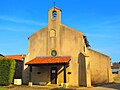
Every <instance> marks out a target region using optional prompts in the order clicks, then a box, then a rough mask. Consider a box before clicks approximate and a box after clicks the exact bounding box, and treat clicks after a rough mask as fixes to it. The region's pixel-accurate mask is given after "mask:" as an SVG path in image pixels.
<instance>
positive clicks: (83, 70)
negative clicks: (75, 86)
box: [78, 53, 86, 86]
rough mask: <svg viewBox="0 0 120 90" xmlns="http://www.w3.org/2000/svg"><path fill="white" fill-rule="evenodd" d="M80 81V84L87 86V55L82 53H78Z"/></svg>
mask: <svg viewBox="0 0 120 90" xmlns="http://www.w3.org/2000/svg"><path fill="white" fill-rule="evenodd" d="M78 64H79V66H78V78H79V79H78V82H79V86H85V85H86V78H85V75H86V68H85V56H84V55H83V54H82V53H80V54H79V55H78Z"/></svg>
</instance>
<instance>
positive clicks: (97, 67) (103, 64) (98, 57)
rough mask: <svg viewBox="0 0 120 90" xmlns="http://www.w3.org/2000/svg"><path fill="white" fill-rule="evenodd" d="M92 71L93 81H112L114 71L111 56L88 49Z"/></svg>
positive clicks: (95, 82)
mask: <svg viewBox="0 0 120 90" xmlns="http://www.w3.org/2000/svg"><path fill="white" fill-rule="evenodd" d="M88 54H89V60H90V71H91V83H92V84H97V83H107V82H112V72H111V67H110V57H108V56H106V55H104V54H101V53H99V52H96V51H94V50H92V49H88Z"/></svg>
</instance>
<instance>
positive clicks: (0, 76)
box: [0, 58, 16, 86]
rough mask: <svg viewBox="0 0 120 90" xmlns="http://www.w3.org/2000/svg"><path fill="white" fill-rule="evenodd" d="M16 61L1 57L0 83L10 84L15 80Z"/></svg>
mask: <svg viewBox="0 0 120 90" xmlns="http://www.w3.org/2000/svg"><path fill="white" fill-rule="evenodd" d="M15 65H16V62H15V60H13V59H9V58H0V85H2V86H3V85H5V86H7V85H10V84H11V83H12V80H13V76H14V72H15Z"/></svg>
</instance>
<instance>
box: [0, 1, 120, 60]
mask: <svg viewBox="0 0 120 90" xmlns="http://www.w3.org/2000/svg"><path fill="white" fill-rule="evenodd" d="M53 2H56V6H57V7H59V8H60V9H62V23H63V24H65V25H67V26H69V27H71V28H74V29H76V30H78V31H80V32H83V33H84V34H85V35H86V36H87V37H88V40H89V44H90V45H91V48H92V49H94V50H97V51H99V52H101V53H104V54H106V55H109V56H110V57H111V62H120V0H0V53H1V54H3V55H13V54H27V52H28V37H29V36H30V35H32V34H33V33H34V32H36V31H37V30H40V29H41V28H43V27H45V26H47V23H48V10H49V9H50V8H51V7H53Z"/></svg>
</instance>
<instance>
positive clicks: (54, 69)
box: [51, 67, 57, 84]
mask: <svg viewBox="0 0 120 90" xmlns="http://www.w3.org/2000/svg"><path fill="white" fill-rule="evenodd" d="M51 84H57V67H51Z"/></svg>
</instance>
